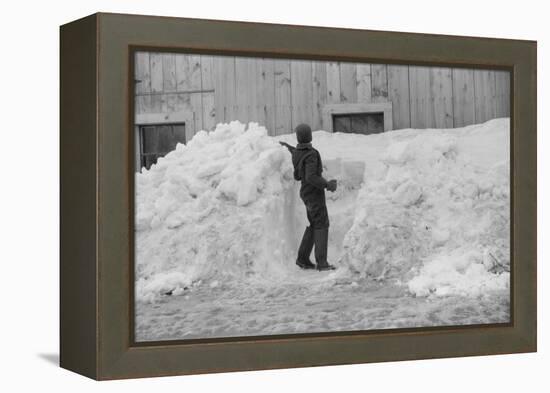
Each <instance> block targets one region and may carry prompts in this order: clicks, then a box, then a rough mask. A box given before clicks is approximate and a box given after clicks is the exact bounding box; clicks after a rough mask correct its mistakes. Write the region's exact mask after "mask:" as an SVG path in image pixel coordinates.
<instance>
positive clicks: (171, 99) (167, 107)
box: [161, 94, 178, 113]
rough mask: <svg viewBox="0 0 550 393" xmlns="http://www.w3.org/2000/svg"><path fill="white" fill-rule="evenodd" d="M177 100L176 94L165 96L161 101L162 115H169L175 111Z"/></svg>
mask: <svg viewBox="0 0 550 393" xmlns="http://www.w3.org/2000/svg"><path fill="white" fill-rule="evenodd" d="M177 99H178V96H177V95H176V94H165V95H164V97H163V100H162V110H161V111H162V113H171V112H175V111H176V110H177V108H176V107H177Z"/></svg>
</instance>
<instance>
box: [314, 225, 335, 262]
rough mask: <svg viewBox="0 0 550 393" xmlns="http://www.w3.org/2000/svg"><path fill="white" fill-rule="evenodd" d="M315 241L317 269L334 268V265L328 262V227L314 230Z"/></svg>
mask: <svg viewBox="0 0 550 393" xmlns="http://www.w3.org/2000/svg"><path fill="white" fill-rule="evenodd" d="M314 241H315V261H316V262H317V270H319V271H322V270H334V269H336V268H335V267H334V266H332V265H329V263H328V262H327V249H328V228H324V229H316V230H315V231H314Z"/></svg>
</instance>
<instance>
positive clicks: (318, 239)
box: [298, 199, 329, 264]
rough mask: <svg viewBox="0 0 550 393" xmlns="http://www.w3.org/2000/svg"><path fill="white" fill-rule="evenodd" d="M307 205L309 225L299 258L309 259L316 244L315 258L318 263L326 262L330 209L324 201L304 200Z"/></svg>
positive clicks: (301, 259)
mask: <svg viewBox="0 0 550 393" xmlns="http://www.w3.org/2000/svg"><path fill="white" fill-rule="evenodd" d="M304 203H305V205H306V213H307V219H308V221H309V226H308V227H307V228H306V230H305V231H304V235H303V236H302V242H301V243H300V248H299V249H298V260H299V261H303V262H305V261H309V256H310V255H311V251H312V249H313V245H314V244H315V260H316V262H317V264H325V263H326V261H327V247H328V227H329V220H328V211H327V205H326V203H325V201H324V199H323V200H322V201H313V202H310V201H304Z"/></svg>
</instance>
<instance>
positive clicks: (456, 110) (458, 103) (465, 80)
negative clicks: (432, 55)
mask: <svg viewBox="0 0 550 393" xmlns="http://www.w3.org/2000/svg"><path fill="white" fill-rule="evenodd" d="M452 77H453V121H454V127H465V126H468V125H470V124H474V123H475V105H474V70H472V69H463V68H453V71H452Z"/></svg>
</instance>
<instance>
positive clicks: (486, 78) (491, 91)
mask: <svg viewBox="0 0 550 393" xmlns="http://www.w3.org/2000/svg"><path fill="white" fill-rule="evenodd" d="M495 82H496V81H495V72H494V71H490V70H474V94H475V95H474V97H475V98H474V102H475V122H476V123H483V122H486V121H487V120H490V119H494V118H495V117H496V83H495Z"/></svg>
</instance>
